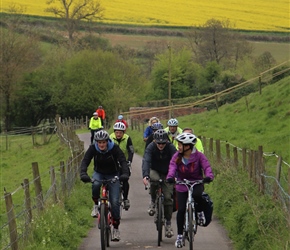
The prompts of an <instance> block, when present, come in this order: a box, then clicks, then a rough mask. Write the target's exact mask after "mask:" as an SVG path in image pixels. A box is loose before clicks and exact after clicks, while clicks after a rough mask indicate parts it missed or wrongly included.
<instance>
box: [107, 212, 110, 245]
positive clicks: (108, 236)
mask: <svg viewBox="0 0 290 250" xmlns="http://www.w3.org/2000/svg"><path fill="white" fill-rule="evenodd" d="M110 220H111V213H110V212H108V213H107V216H106V241H107V242H106V243H107V247H109V246H110V239H111V224H110Z"/></svg>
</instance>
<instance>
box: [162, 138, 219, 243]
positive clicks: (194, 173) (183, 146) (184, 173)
mask: <svg viewBox="0 0 290 250" xmlns="http://www.w3.org/2000/svg"><path fill="white" fill-rule="evenodd" d="M175 139H176V140H177V142H178V151H177V152H176V153H175V154H174V155H173V156H172V158H171V161H170V164H169V170H168V174H167V177H166V179H167V181H168V182H174V181H175V178H176V179H177V180H183V179H187V180H190V181H194V180H202V179H203V182H204V183H209V182H211V181H212V180H213V178H214V176H213V173H212V169H211V166H210V164H209V161H208V160H207V158H206V156H205V155H204V154H203V153H201V152H199V151H198V150H196V148H195V144H196V141H197V140H196V136H195V135H193V134H191V133H182V134H180V135H178V136H177V137H176V138H175ZM203 191H204V185H203V184H198V185H196V186H194V189H193V197H194V199H195V201H196V202H197V203H199V205H201V206H202V205H203V204H204V202H205V201H204V200H203V199H202V192H203ZM176 192H177V202H178V211H177V215H176V221H177V240H176V242H175V246H176V247H177V248H181V247H182V233H183V223H184V215H185V210H186V201H187V195H188V192H187V188H186V187H185V186H184V185H181V184H179V185H178V184H177V185H176Z"/></svg>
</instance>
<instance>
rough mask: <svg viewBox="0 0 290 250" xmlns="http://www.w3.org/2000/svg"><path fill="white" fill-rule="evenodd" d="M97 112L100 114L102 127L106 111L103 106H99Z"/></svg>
mask: <svg viewBox="0 0 290 250" xmlns="http://www.w3.org/2000/svg"><path fill="white" fill-rule="evenodd" d="M96 112H97V113H98V115H99V117H100V118H101V122H102V126H104V120H105V118H106V112H105V110H104V109H103V107H102V106H99V107H98V109H97V110H96Z"/></svg>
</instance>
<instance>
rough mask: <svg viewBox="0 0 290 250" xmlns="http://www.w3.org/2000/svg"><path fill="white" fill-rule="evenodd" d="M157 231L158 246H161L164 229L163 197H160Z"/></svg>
mask: <svg viewBox="0 0 290 250" xmlns="http://www.w3.org/2000/svg"><path fill="white" fill-rule="evenodd" d="M157 209H158V210H157V211H158V215H157V230H158V246H160V244H161V241H162V229H163V221H162V218H163V210H162V197H161V196H159V198H158V206H157Z"/></svg>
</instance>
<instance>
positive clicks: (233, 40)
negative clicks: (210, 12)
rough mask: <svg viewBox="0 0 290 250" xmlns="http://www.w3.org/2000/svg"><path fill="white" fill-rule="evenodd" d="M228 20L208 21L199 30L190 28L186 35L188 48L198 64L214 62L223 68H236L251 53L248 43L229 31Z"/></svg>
mask: <svg viewBox="0 0 290 250" xmlns="http://www.w3.org/2000/svg"><path fill="white" fill-rule="evenodd" d="M230 27H231V24H230V22H229V21H228V20H225V21H220V20H216V19H210V20H208V21H207V22H206V23H205V24H204V25H203V26H201V27H199V28H192V29H191V30H190V31H188V32H187V33H186V37H187V39H188V41H189V47H190V48H191V50H192V51H193V54H194V56H195V59H196V60H197V62H198V63H201V64H203V65H205V64H206V63H207V62H211V61H215V62H216V63H218V64H224V66H227V68H229V67H236V65H237V61H238V60H240V59H242V58H243V56H244V55H246V54H249V53H251V48H250V45H249V43H247V42H246V41H245V40H244V39H243V38H242V37H241V36H239V35H238V34H237V33H234V32H233V31H231V30H230Z"/></svg>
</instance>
